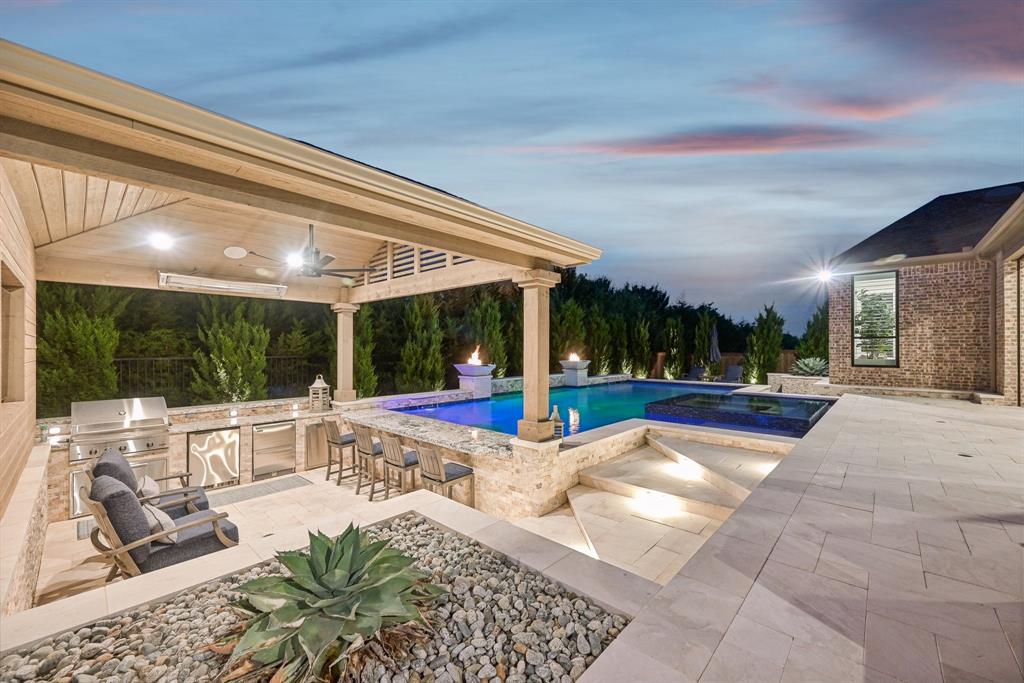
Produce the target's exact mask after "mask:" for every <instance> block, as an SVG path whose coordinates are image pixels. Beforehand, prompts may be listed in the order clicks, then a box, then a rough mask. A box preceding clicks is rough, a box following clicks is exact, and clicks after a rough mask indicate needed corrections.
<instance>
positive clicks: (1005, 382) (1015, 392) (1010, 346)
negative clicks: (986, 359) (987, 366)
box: [996, 259, 1024, 405]
mask: <svg viewBox="0 0 1024 683" xmlns="http://www.w3.org/2000/svg"><path fill="white" fill-rule="evenodd" d="M1019 269H1020V270H1024V263H1022V262H1021V259H1017V260H1016V261H1010V260H1007V261H1005V262H1004V263H1003V271H1002V273H1001V282H1000V283H999V286H998V287H997V291H998V299H999V300H1000V303H1001V304H1002V305H1001V306H1000V307H999V308H998V309H997V314H996V329H997V330H998V333H999V337H1000V339H999V344H998V347H999V348H1000V352H999V354H998V355H997V356H996V358H997V359H1000V358H1001V359H1002V362H1001V363H998V360H997V363H998V365H999V373H998V375H999V385H998V388H999V390H1000V393H1001V394H1003V397H1004V398H1005V399H1006V403H1007V404H1008V405H1020V404H1021V386H1020V384H1019V381H1020V376H1021V363H1022V362H1024V359H1022V356H1024V348H1022V347H1024V339H1022V338H1021V320H1020V317H1019V308H1020V306H1021V301H1022V299H1024V272H1020V270H1019ZM1000 311H1001V315H1000V313H999V312H1000Z"/></svg>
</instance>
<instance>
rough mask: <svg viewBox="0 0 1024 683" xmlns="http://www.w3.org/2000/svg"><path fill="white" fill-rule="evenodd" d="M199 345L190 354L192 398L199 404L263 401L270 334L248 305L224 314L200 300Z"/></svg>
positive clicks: (206, 300) (208, 300)
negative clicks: (191, 361)
mask: <svg viewBox="0 0 1024 683" xmlns="http://www.w3.org/2000/svg"><path fill="white" fill-rule="evenodd" d="M201 301H202V306H203V311H202V313H200V316H199V330H198V332H199V341H200V343H201V344H202V346H203V348H202V349H197V350H196V351H194V352H193V354H192V358H193V360H194V361H195V362H194V365H193V367H192V394H193V395H194V396H195V397H196V398H197V399H198V400H200V401H206V402H209V403H228V402H234V401H259V400H261V399H265V398H267V345H268V344H269V343H270V331H269V330H268V329H267V328H266V326H264V325H263V323H262V320H261V316H260V315H258V309H257V312H254V313H253V314H252V315H250V310H249V309H250V306H249V305H248V304H249V302H242V303H240V304H238V305H237V306H235V308H234V309H233V310H232V311H231V313H230V314H225V313H223V312H222V310H221V308H220V304H219V301H218V300H216V299H213V298H212V297H204V298H203V299H202V300H201Z"/></svg>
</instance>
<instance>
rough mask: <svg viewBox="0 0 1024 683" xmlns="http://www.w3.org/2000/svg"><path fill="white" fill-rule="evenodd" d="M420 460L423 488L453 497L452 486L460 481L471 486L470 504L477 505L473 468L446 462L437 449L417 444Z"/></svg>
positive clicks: (471, 505)
mask: <svg viewBox="0 0 1024 683" xmlns="http://www.w3.org/2000/svg"><path fill="white" fill-rule="evenodd" d="M416 450H417V451H418V452H419V460H420V483H421V484H423V488H425V489H427V490H428V491H433V492H434V493H440V494H441V495H442V496H445V497H446V498H451V497H452V488H453V487H454V486H455V485H456V484H458V483H459V482H462V481H464V482H466V483H467V484H468V486H469V506H470V507H476V487H475V486H474V485H473V468H472V467H466V466H465V465H460V464H459V463H457V462H444V461H443V460H442V459H441V456H439V455H438V454H437V451H436V450H434V449H433V448H430V447H428V446H422V445H420V446H417V448H416Z"/></svg>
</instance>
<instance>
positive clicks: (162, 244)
mask: <svg viewBox="0 0 1024 683" xmlns="http://www.w3.org/2000/svg"><path fill="white" fill-rule="evenodd" d="M149 246H151V247H153V248H154V249H159V250H160V251H167V250H168V249H170V248H171V247H173V246H174V238H173V237H171V236H170V235H168V234H167V233H166V232H154V233H151V234H150V236H149Z"/></svg>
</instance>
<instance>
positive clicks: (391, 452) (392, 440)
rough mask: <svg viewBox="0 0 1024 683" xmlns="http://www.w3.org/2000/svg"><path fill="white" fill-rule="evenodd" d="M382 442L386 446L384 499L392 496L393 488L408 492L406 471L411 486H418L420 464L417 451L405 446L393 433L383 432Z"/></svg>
mask: <svg viewBox="0 0 1024 683" xmlns="http://www.w3.org/2000/svg"><path fill="white" fill-rule="evenodd" d="M380 443H381V445H382V446H384V500H387V499H388V498H389V497H390V495H391V489H392V488H397V489H398V490H399V491H401V492H402V493H405V492H406V487H405V473H406V472H408V473H409V484H410V486H411V488H416V469H417V468H418V467H419V466H420V460H419V458H418V457H416V451H414V450H413V449H411V448H406V447H405V446H403V445H402V442H401V441H400V440H399V439H398V437H397V436H393V435H391V434H381V435H380ZM422 478H423V476H422V475H420V479H422ZM392 482H395V483H394V484H392Z"/></svg>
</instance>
